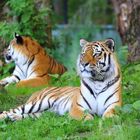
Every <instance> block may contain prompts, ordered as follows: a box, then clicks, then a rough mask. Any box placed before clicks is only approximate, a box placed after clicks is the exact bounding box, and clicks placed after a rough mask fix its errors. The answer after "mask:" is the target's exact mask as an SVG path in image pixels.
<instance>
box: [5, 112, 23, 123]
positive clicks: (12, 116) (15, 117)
mask: <svg viewBox="0 0 140 140" xmlns="http://www.w3.org/2000/svg"><path fill="white" fill-rule="evenodd" d="M7 118H9V119H10V120H11V121H13V122H14V121H17V120H21V119H22V115H20V114H16V113H7Z"/></svg>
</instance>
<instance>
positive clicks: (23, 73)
mask: <svg viewBox="0 0 140 140" xmlns="http://www.w3.org/2000/svg"><path fill="white" fill-rule="evenodd" d="M16 66H17V67H18V68H19V69H20V70H21V72H22V74H23V75H24V76H25V77H26V75H25V74H24V72H23V70H22V69H21V68H20V67H19V65H18V64H17V65H16Z"/></svg>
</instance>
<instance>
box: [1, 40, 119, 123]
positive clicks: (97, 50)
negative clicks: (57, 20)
mask: <svg viewBox="0 0 140 140" xmlns="http://www.w3.org/2000/svg"><path fill="white" fill-rule="evenodd" d="M80 45H81V47H82V51H81V53H80V55H79V57H78V60H77V69H78V70H77V71H78V74H79V76H80V78H81V86H80V87H50V88H47V89H43V90H41V91H39V92H36V93H34V94H33V95H32V96H31V97H30V98H29V99H28V101H27V102H26V103H25V104H23V105H21V106H19V107H17V108H15V109H11V110H9V111H4V112H3V113H1V114H0V118H1V119H2V118H9V119H11V120H12V121H15V120H21V119H23V118H26V117H39V116H40V115H41V114H42V112H44V111H53V112H56V113H58V114H59V115H63V114H65V113H66V112H68V113H69V115H70V116H71V117H73V118H75V119H82V118H84V119H85V120H88V119H93V118H94V115H95V114H96V115H99V116H101V117H112V116H113V115H114V111H115V110H114V108H115V107H116V106H121V104H122V100H121V73H120V68H119V65H118V62H117V60H116V56H115V54H114V41H113V40H112V39H108V40H106V41H96V42H87V41H85V40H83V39H81V40H80Z"/></svg>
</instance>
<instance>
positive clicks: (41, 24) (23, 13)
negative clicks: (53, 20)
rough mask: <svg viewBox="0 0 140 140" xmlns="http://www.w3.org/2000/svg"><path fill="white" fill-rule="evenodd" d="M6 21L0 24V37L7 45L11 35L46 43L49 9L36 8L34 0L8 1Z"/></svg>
mask: <svg viewBox="0 0 140 140" xmlns="http://www.w3.org/2000/svg"><path fill="white" fill-rule="evenodd" d="M5 6H7V7H8V9H9V10H8V12H7V13H6V16H7V19H8V20H7V21H3V22H0V31H1V32H0V36H1V37H2V38H3V39H4V40H5V41H6V42H8V43H9V41H10V40H11V39H12V38H13V33H14V32H17V33H20V34H23V35H26V34H27V35H30V36H32V37H33V38H35V39H37V40H39V42H40V43H41V44H45V43H46V37H47V34H46V32H45V30H46V26H47V20H45V19H46V16H47V14H48V13H49V12H50V9H49V8H46V7H38V5H37V4H36V3H35V1H34V0H18V1H15V0H8V2H7V3H6V5H5Z"/></svg>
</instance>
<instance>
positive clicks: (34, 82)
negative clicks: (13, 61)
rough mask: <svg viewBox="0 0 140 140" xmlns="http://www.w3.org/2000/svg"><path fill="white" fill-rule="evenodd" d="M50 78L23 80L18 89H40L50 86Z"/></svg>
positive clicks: (18, 84)
mask: <svg viewBox="0 0 140 140" xmlns="http://www.w3.org/2000/svg"><path fill="white" fill-rule="evenodd" d="M49 79H50V78H49V76H48V77H47V78H40V77H37V78H32V79H28V80H21V81H20V82H19V83H17V87H38V86H43V85H48V82H49Z"/></svg>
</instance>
